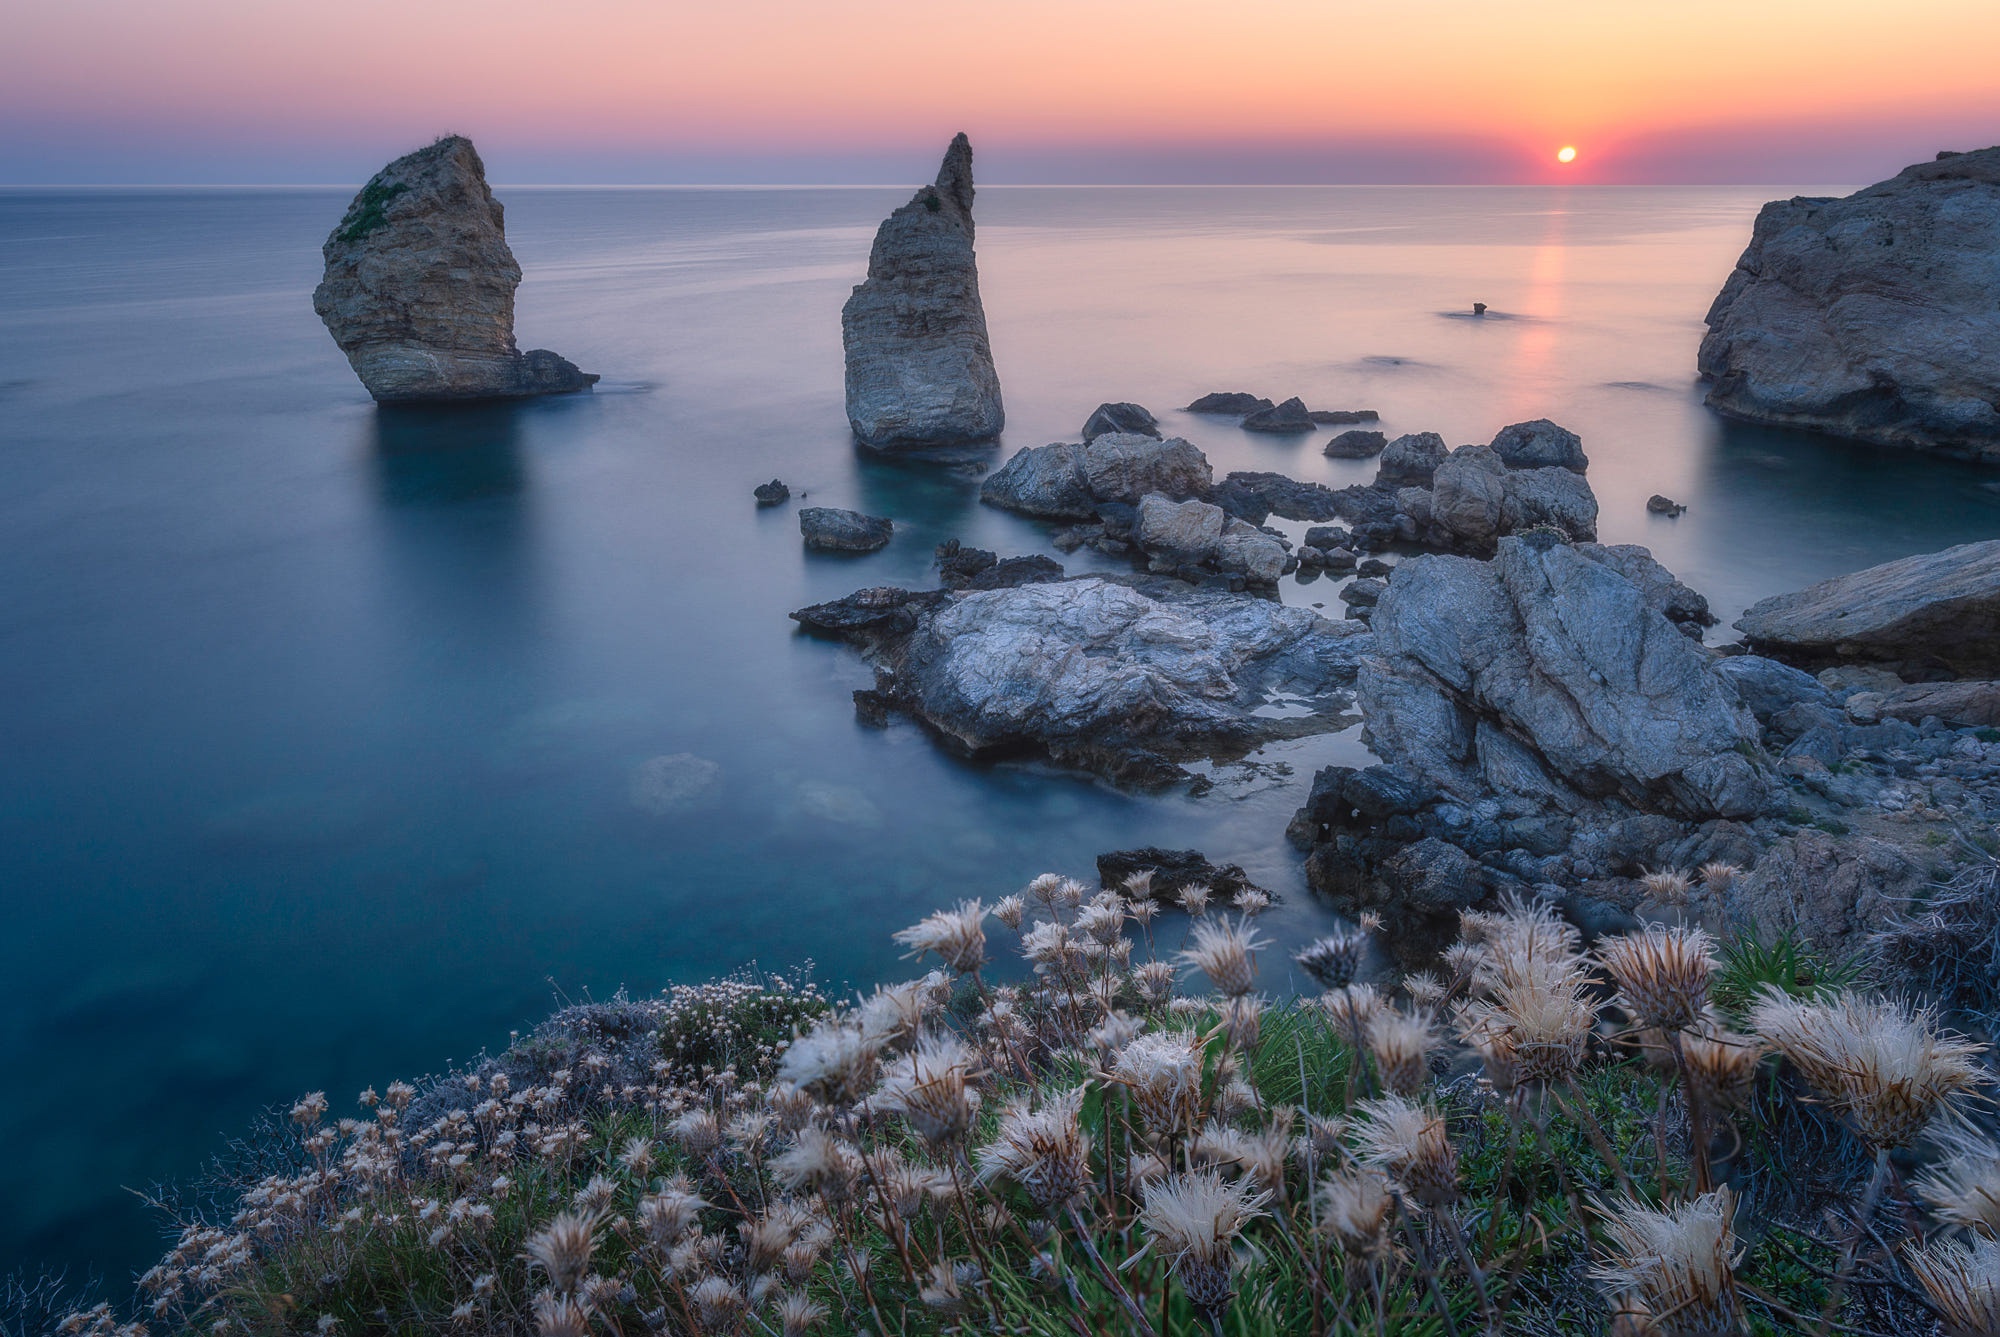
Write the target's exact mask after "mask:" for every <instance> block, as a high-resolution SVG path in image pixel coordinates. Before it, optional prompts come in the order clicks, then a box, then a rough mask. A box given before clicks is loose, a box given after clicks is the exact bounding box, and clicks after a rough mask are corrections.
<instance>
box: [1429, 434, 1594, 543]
mask: <svg viewBox="0 0 2000 1337" xmlns="http://www.w3.org/2000/svg"><path fill="white" fill-rule="evenodd" d="M1396 509H1397V510H1399V511H1401V512H1402V513H1403V514H1405V515H1408V516H1410V517H1411V518H1412V519H1413V520H1414V521H1415V522H1416V531H1417V538H1418V541H1420V542H1422V543H1424V544H1426V545H1428V546H1431V547H1437V548H1442V549H1444V550H1446V551H1449V552H1466V553H1473V554H1480V555H1483V554H1485V553H1488V552H1491V551H1492V550H1493V545H1494V544H1495V543H1497V542H1498V541H1499V540H1500V539H1502V538H1504V537H1506V536H1508V535H1510V534H1519V533H1521V532H1522V531H1524V530H1529V529H1535V528H1538V527H1543V526H1550V527H1553V528H1555V529H1557V530H1560V531H1561V532H1562V534H1563V536H1564V537H1565V538H1568V539H1573V540H1589V539H1595V538H1596V537H1597V498H1596V496H1595V495H1594V494H1593V493H1592V492H1591V490H1590V484H1589V483H1587V482H1585V481H1584V479H1583V475H1582V474H1580V473H1575V472H1572V471H1571V470H1569V469H1568V468H1564V467H1560V466H1556V467H1547V468H1522V469H1515V468H1509V467H1508V465H1507V463H1506V462H1505V461H1504V460H1503V459H1502V458H1501V457H1500V454H1499V452H1497V451H1495V450H1494V449H1493V448H1491V447H1490V446H1460V447H1459V448H1458V449H1457V450H1455V451H1453V452H1452V453H1451V455H1450V456H1449V457H1448V458H1446V460H1445V461H1444V463H1442V464H1440V465H1439V466H1438V467H1437V471H1436V473H1435V475H1434V476H1433V477H1432V480H1431V486H1430V489H1429V491H1428V494H1426V492H1425V490H1424V489H1422V488H1403V489H1400V490H1398V492H1397V493H1396Z"/></svg>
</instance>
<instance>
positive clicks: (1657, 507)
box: [1646, 492, 1687, 516]
mask: <svg viewBox="0 0 2000 1337" xmlns="http://www.w3.org/2000/svg"><path fill="white" fill-rule="evenodd" d="M1646 511H1647V513H1648V514H1650V515H1670V516H1671V515H1686V514H1687V507H1685V506H1683V505H1681V504H1680V503H1679V502H1677V501H1675V500H1674V499H1673V498H1672V497H1663V496H1661V495H1660V494H1659V493H1657V492H1655V493H1654V494H1653V495H1652V496H1650V497H1648V498H1646Z"/></svg>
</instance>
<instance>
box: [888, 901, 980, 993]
mask: <svg viewBox="0 0 2000 1337" xmlns="http://www.w3.org/2000/svg"><path fill="white" fill-rule="evenodd" d="M985 919H986V907H985V905H984V904H982V903H981V902H979V901H960V902H959V903H958V905H957V906H956V907H954V908H953V909H950V910H937V911H934V912H933V913H931V914H928V915H925V916H924V917H923V919H921V920H919V921H918V922H917V923H916V924H913V925H912V926H910V927H909V928H906V929H899V930H898V931H896V932H895V933H892V934H890V935H889V936H890V937H892V938H894V939H895V940H896V941H897V942H899V943H902V944H903V945H904V946H905V947H908V948H909V949H910V951H909V954H910V955H911V956H922V955H923V954H924V953H925V952H935V953H936V954H937V956H938V957H939V959H941V960H942V961H943V962H944V963H945V965H947V966H949V967H950V968H951V969H953V970H955V971H957V972H958V973H959V974H961V975H974V974H977V973H978V972H979V968H980V967H981V966H983V965H985V964H986V930H985V929H984V928H983V927H982V925H983V924H984V922H985Z"/></svg>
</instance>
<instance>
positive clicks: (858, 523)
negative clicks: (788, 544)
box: [799, 506, 896, 552]
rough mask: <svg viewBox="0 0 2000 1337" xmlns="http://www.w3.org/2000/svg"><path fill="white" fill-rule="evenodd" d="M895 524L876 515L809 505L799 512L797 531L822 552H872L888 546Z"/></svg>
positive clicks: (808, 545)
mask: <svg viewBox="0 0 2000 1337" xmlns="http://www.w3.org/2000/svg"><path fill="white" fill-rule="evenodd" d="M895 532H896V526H895V525H894V524H893V523H892V522H890V521H888V520H885V519H883V518H882V517H880V516H875V515H863V514H862V513H861V512H859V511H843V510H837V509H835V508H834V507H831V506H808V507H806V508H805V509H804V510H802V511H800V512H799V533H800V534H802V535H804V536H805V540H806V546H807V547H808V548H814V549H817V550H819V551H821V552H874V551H875V550H876V549H877V548H884V547H887V546H888V544H889V539H890V537H891V536H892V535H893V534H894V533H895Z"/></svg>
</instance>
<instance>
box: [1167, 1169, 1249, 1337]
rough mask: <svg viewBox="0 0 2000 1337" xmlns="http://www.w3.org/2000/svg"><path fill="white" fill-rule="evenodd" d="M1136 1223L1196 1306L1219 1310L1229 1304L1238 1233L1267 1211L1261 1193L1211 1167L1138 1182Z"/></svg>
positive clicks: (1206, 1310)
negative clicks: (1139, 1197)
mask: <svg viewBox="0 0 2000 1337" xmlns="http://www.w3.org/2000/svg"><path fill="white" fill-rule="evenodd" d="M1141 1191H1142V1193H1143V1195H1144V1198H1145V1205H1144V1206H1143V1207H1141V1208H1140V1210H1139V1223H1140V1225H1142V1226H1144V1227H1145V1229H1146V1233H1147V1235H1148V1236H1149V1237H1150V1239H1149V1242H1150V1243H1151V1244H1152V1245H1153V1246H1154V1247H1156V1248H1157V1249H1158V1250H1159V1251H1160V1253H1161V1254H1163V1255H1164V1256H1165V1257H1166V1259H1167V1263H1168V1265H1169V1266H1170V1267H1171V1268H1172V1269H1173V1273H1174V1275H1175V1276H1176V1277H1177V1278H1179V1280H1180V1283H1181V1287H1182V1288H1183V1289H1184V1290H1186V1292H1187V1297H1188V1300H1189V1302H1190V1303H1192V1304H1193V1305H1194V1307H1195V1308H1196V1309H1198V1310H1200V1311H1201V1312H1202V1313H1203V1314H1205V1315H1208V1316H1210V1317H1211V1318H1213V1316H1216V1315H1219V1314H1220V1313H1221V1312H1222V1311H1223V1310H1224V1309H1226V1308H1227V1307H1228V1305H1229V1299H1230V1295H1231V1292H1232V1285H1231V1282H1232V1277H1231V1273H1232V1270H1233V1268H1234V1265H1235V1262H1236V1248H1235V1246H1236V1237H1237V1236H1238V1235H1239V1234H1241V1233H1242V1231H1243V1227H1244V1226H1246V1225H1248V1224H1249V1223H1250V1222H1251V1221H1253V1220H1255V1219H1256V1218H1257V1217H1260V1216H1263V1215H1265V1212H1264V1210H1263V1208H1264V1203H1265V1202H1267V1201H1268V1200H1269V1195H1268V1194H1265V1193H1255V1192H1252V1191H1251V1189H1250V1187H1249V1185H1248V1184H1246V1183H1244V1182H1243V1181H1240V1180H1239V1181H1238V1182H1236V1183H1234V1184H1231V1183H1226V1182H1224V1180H1223V1178H1222V1176H1221V1175H1218V1174H1216V1173H1214V1172H1213V1171H1209V1170H1199V1171H1194V1172H1192V1173H1188V1174H1178V1175H1172V1176H1169V1177H1168V1178H1166V1179H1163V1180H1159V1181H1156V1182H1152V1183H1148V1184H1146V1185H1144V1187H1143V1188H1142V1190H1141Z"/></svg>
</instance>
